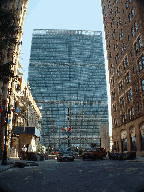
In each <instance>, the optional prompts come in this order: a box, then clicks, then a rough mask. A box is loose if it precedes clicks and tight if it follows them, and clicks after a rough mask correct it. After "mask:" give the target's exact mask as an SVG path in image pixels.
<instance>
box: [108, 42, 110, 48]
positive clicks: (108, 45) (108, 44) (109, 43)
mask: <svg viewBox="0 0 144 192" xmlns="http://www.w3.org/2000/svg"><path fill="white" fill-rule="evenodd" d="M109 48H110V41H109V44H108V49H109Z"/></svg>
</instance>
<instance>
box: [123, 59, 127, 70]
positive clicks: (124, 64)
mask: <svg viewBox="0 0 144 192" xmlns="http://www.w3.org/2000/svg"><path fill="white" fill-rule="evenodd" d="M123 66H124V69H125V68H126V63H125V60H124V61H123Z"/></svg>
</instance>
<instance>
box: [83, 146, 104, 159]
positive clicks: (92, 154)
mask: <svg viewBox="0 0 144 192" xmlns="http://www.w3.org/2000/svg"><path fill="white" fill-rule="evenodd" d="M82 157H83V161H85V160H86V159H91V160H95V159H103V157H106V150H105V148H89V149H87V151H86V152H84V153H82Z"/></svg>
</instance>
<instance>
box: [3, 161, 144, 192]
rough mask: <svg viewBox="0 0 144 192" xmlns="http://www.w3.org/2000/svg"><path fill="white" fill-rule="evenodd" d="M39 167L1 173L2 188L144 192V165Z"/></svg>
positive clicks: (46, 163)
mask: <svg viewBox="0 0 144 192" xmlns="http://www.w3.org/2000/svg"><path fill="white" fill-rule="evenodd" d="M38 163H39V166H33V167H32V166H30V167H25V168H11V169H8V170H6V171H4V172H1V173H0V186H1V187H2V188H3V189H5V191H7V192H32V191H36V192H39V191H41V192H45V191H48V192H57V191H59V192H74V191H76V192H82V191H83V192H91V191H97V192H99V191H100V192H115V191H116V192H137V191H140V189H142V188H144V162H127V161H118V160H109V159H106V160H96V161H90V160H87V161H83V160H82V159H75V161H74V162H57V161H56V160H55V159H50V160H47V161H41V162H38ZM143 191H144V190H143Z"/></svg>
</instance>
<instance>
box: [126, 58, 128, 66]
mask: <svg viewBox="0 0 144 192" xmlns="http://www.w3.org/2000/svg"><path fill="white" fill-rule="evenodd" d="M126 64H127V66H128V64H129V63H128V57H127V56H126Z"/></svg>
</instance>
